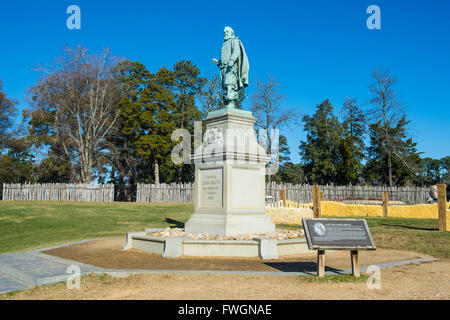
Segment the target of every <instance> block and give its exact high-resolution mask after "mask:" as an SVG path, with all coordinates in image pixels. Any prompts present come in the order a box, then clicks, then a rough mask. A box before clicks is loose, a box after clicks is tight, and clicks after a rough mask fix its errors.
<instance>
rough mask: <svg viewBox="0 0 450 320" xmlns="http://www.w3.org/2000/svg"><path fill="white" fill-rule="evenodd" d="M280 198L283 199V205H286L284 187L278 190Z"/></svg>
mask: <svg viewBox="0 0 450 320" xmlns="http://www.w3.org/2000/svg"><path fill="white" fill-rule="evenodd" d="M280 200H281V201H283V207H286V189H281V190H280Z"/></svg>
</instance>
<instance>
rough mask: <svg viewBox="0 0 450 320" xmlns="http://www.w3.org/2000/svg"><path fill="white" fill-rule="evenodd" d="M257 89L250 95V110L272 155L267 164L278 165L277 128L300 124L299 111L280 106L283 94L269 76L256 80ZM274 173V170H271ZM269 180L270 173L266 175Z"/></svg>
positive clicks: (277, 84)
mask: <svg viewBox="0 0 450 320" xmlns="http://www.w3.org/2000/svg"><path fill="white" fill-rule="evenodd" d="M256 85H257V90H256V91H255V93H254V94H253V96H252V106H251V111H252V113H253V116H254V117H255V118H256V123H255V126H256V128H257V129H258V130H262V132H263V134H264V135H265V136H264V137H260V139H261V138H263V139H264V140H265V144H266V147H267V152H268V153H269V154H270V155H272V159H271V160H270V161H271V163H270V164H269V166H275V167H277V166H278V162H279V156H278V152H276V154H275V155H273V153H274V152H275V151H277V150H278V147H279V145H278V144H277V141H278V139H277V136H276V132H277V130H280V129H282V128H283V127H288V128H289V127H290V126H291V125H300V122H299V118H300V113H299V112H298V111H297V110H295V109H293V108H282V106H281V100H282V98H283V96H282V95H281V94H279V93H278V86H279V83H278V81H277V80H275V79H274V78H271V77H270V76H268V77H267V81H266V82H260V81H258V80H256ZM272 171H273V170H272ZM273 173H276V172H273ZM268 179H269V182H270V180H271V179H270V175H268Z"/></svg>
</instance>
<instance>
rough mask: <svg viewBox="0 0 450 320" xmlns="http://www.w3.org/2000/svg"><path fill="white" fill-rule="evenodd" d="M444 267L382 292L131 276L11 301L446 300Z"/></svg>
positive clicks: (415, 273) (400, 276)
mask: <svg viewBox="0 0 450 320" xmlns="http://www.w3.org/2000/svg"><path fill="white" fill-rule="evenodd" d="M449 270H450V262H449V261H437V262H430V263H422V264H418V265H408V266H402V267H394V268H387V269H382V270H381V284H382V288H381V289H379V290H377V289H372V290H370V289H368V287H367V285H366V283H365V282H358V283H329V282H328V283H309V282H307V281H305V280H304V278H301V277H292V276H242V275H189V274H173V275H133V276H129V277H127V278H110V277H99V276H93V275H92V276H87V277H85V278H83V279H82V282H81V289H80V290H68V289H67V288H66V285H65V283H59V284H55V285H51V286H44V287H38V288H34V289H31V290H28V291H25V292H21V293H18V294H16V295H15V296H14V297H13V298H14V299H176V300H183V299H199V300H206V299H208V300H209V299H222V300H227V299H250V300H253V299H257V300H265V299H282V300H291V299H294V300H298V299H314V300H319V299H446V300H448V299H450V289H449V283H450V276H449V274H450V273H449Z"/></svg>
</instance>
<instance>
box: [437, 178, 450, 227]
mask: <svg viewBox="0 0 450 320" xmlns="http://www.w3.org/2000/svg"><path fill="white" fill-rule="evenodd" d="M437 187H438V215H439V231H450V230H449V229H450V228H449V227H450V226H448V225H447V194H446V190H445V188H446V185H445V184H438V185H437Z"/></svg>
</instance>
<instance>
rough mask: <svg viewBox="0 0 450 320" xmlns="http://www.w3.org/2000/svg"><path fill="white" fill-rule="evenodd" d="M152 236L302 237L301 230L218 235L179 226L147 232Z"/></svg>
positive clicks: (221, 237)
mask: <svg viewBox="0 0 450 320" xmlns="http://www.w3.org/2000/svg"><path fill="white" fill-rule="evenodd" d="M148 235H149V236H152V237H161V238H170V237H187V238H191V239H196V240H252V239H253V238H271V239H277V240H284V239H296V238H303V237H304V231H303V230H276V232H267V233H245V234H239V235H235V236H218V235H210V234H197V233H187V232H184V229H180V228H165V229H163V230H160V231H158V232H155V233H149V234H148Z"/></svg>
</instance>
